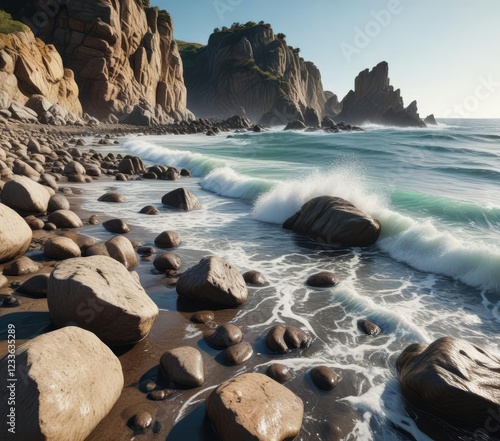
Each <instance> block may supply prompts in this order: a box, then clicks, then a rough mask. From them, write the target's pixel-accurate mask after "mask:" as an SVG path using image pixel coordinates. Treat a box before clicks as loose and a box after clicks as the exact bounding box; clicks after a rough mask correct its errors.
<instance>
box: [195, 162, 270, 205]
mask: <svg viewBox="0 0 500 441" xmlns="http://www.w3.org/2000/svg"><path fill="white" fill-rule="evenodd" d="M273 185H275V181H271V180H269V179H260V178H251V177H248V176H244V175H240V174H239V173H237V172H235V171H234V170H233V169H232V168H231V167H222V168H216V169H214V170H212V171H211V172H210V173H209V174H208V175H207V176H205V177H204V178H203V179H202V180H201V181H200V186H201V187H202V188H203V189H205V190H207V191H210V192H212V193H217V194H219V195H221V196H226V197H230V198H238V199H244V200H252V201H253V200H255V199H257V198H258V197H259V196H260V195H261V194H263V193H265V192H267V191H269V190H270V189H271V188H272V187H273Z"/></svg>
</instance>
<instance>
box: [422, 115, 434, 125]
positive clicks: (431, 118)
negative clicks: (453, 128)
mask: <svg viewBox="0 0 500 441" xmlns="http://www.w3.org/2000/svg"><path fill="white" fill-rule="evenodd" d="M424 123H425V124H427V125H428V126H437V121H436V118H435V116H434V114H433V113H431V114H430V115H429V116H427V117H426V118H425V119H424Z"/></svg>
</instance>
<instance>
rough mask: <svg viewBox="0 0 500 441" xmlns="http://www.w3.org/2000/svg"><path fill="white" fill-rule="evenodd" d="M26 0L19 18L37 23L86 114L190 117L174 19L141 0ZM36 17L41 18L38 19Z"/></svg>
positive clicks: (138, 119)
mask: <svg viewBox="0 0 500 441" xmlns="http://www.w3.org/2000/svg"><path fill="white" fill-rule="evenodd" d="M45 3H46V2H45V1H44V0H26V1H25V2H24V4H23V5H22V7H21V9H18V10H17V11H16V16H17V17H24V19H25V20H26V21H27V22H32V23H36V22H37V20H36V18H37V17H39V16H40V15H44V17H45V20H44V21H42V23H41V24H40V26H38V27H37V26H35V25H33V28H34V30H35V33H36V35H37V36H38V37H40V38H41V39H42V40H43V41H45V42H46V43H51V44H53V45H54V46H55V47H56V48H57V50H58V51H59V53H60V54H61V56H62V59H63V62H64V65H65V66H66V67H68V68H70V69H72V70H73V71H74V73H75V79H76V82H77V84H78V86H79V88H80V101H81V104H82V106H83V109H84V111H85V112H87V113H89V114H91V115H92V116H95V117H97V118H99V119H108V120H110V121H115V122H116V118H114V117H113V116H111V117H110V115H114V116H116V117H118V118H119V120H120V121H123V122H129V123H136V124H152V123H167V122H171V121H172V120H185V119H191V118H192V114H191V113H190V112H189V111H188V110H187V108H186V87H185V86H184V81H183V70H182V62H181V58H180V55H179V52H178V49H177V44H176V42H175V40H174V39H173V25H172V20H171V17H170V15H169V14H168V13H166V12H165V11H159V10H158V9H157V8H149V7H143V4H142V0H79V1H71V2H54V4H53V5H52V9H51V12H50V14H48V13H46V11H47V5H46V4H45ZM39 21H40V20H39Z"/></svg>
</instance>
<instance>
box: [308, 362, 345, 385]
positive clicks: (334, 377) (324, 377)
mask: <svg viewBox="0 0 500 441" xmlns="http://www.w3.org/2000/svg"><path fill="white" fill-rule="evenodd" d="M311 380H312V382H313V383H314V385H315V386H316V387H317V388H318V389H321V390H324V391H330V390H333V389H335V387H336V386H337V384H338V383H339V380H340V376H339V374H337V373H336V372H335V371H334V370H333V369H331V368H329V367H328V366H317V367H315V368H313V369H312V370H311Z"/></svg>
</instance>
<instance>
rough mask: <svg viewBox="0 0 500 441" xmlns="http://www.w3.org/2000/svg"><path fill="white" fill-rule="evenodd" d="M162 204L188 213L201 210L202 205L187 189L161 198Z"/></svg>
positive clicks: (172, 192) (174, 191)
mask: <svg viewBox="0 0 500 441" xmlns="http://www.w3.org/2000/svg"><path fill="white" fill-rule="evenodd" d="M161 203H162V204H163V205H168V206H169V207H174V208H180V209H181V210H186V211H191V210H200V209H201V204H200V202H199V201H198V199H196V196H195V195H194V194H193V193H191V192H190V191H189V190H186V189H185V188H177V189H175V190H172V191H171V192H170V193H167V194H166V195H164V196H163V197H162V198H161Z"/></svg>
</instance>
